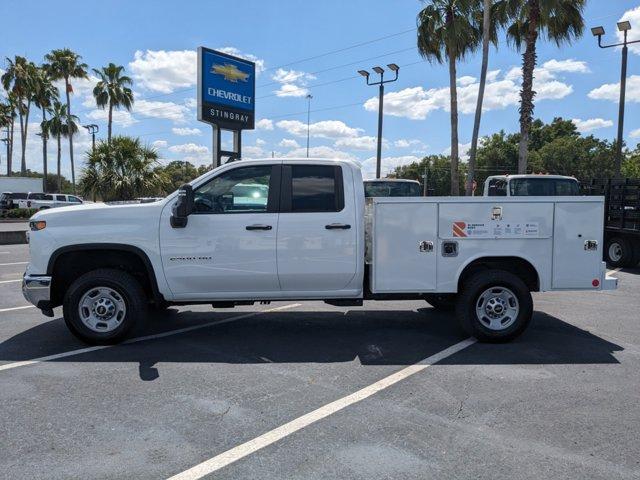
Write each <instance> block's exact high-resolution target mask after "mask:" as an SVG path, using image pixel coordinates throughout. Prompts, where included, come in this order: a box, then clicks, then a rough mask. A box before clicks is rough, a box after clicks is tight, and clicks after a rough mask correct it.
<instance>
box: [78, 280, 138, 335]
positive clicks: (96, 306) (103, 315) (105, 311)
mask: <svg viewBox="0 0 640 480" xmlns="http://www.w3.org/2000/svg"><path fill="white" fill-rule="evenodd" d="M78 313H79V314H80V320H82V323H83V324H84V325H85V326H86V327H87V328H88V329H90V330H91V331H93V332H97V333H108V332H112V331H113V330H115V329H116V328H118V327H119V326H120V325H121V324H122V321H123V320H124V317H125V315H126V314H127V305H126V304H125V301H124V298H123V297H122V295H120V294H119V293H118V292H117V291H115V290H114V289H112V288H109V287H94V288H90V289H89V290H87V291H86V292H85V294H84V295H82V298H81V299H80V303H79V305H78Z"/></svg>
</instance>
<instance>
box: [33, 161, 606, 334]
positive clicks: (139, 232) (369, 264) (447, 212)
mask: <svg viewBox="0 0 640 480" xmlns="http://www.w3.org/2000/svg"><path fill="white" fill-rule="evenodd" d="M240 186H241V187H240ZM256 186H259V188H258V190H259V191H257V192H256V188H255V187H256ZM234 189H235V192H237V193H238V195H236V194H235V193H234ZM247 195H249V197H251V198H254V201H248V199H247ZM263 196H266V199H267V200H266V202H262V201H261V200H260V199H261V198H263ZM258 200H260V201H258ZM371 201H372V209H373V210H372V215H373V222H372V225H371V229H372V231H371V234H370V235H369V236H368V238H369V244H368V245H367V244H366V242H365V228H366V227H365V221H364V212H365V198H364V187H363V181H362V174H361V171H360V167H359V166H358V165H357V164H355V163H354V162H350V161H348V160H309V159H289V158H287V159H268V160H258V161H251V160H247V161H238V162H233V163H227V164H225V165H222V166H221V167H218V168H216V169H214V170H212V171H210V172H208V173H207V174H205V175H203V176H201V177H199V178H198V179H196V180H193V181H192V182H191V183H190V184H187V185H184V186H183V187H181V188H180V189H179V190H178V191H177V192H175V193H173V194H171V195H169V196H168V197H167V198H166V199H164V200H161V201H159V202H154V203H147V204H134V205H105V204H99V205H96V206H87V207H85V208H78V209H58V210H55V209H53V210H47V211H40V212H37V213H36V214H35V215H34V216H33V217H32V218H31V222H30V230H31V231H30V244H29V248H30V253H31V257H30V258H31V260H30V263H29V265H28V266H27V269H26V272H25V275H24V277H23V286H22V291H23V293H24V296H25V298H26V299H27V300H28V301H29V302H30V303H32V304H33V305H35V306H37V307H38V308H39V309H40V310H41V311H42V312H43V313H44V314H45V315H48V316H53V308H54V307H57V306H59V305H63V314H64V319H65V323H66V325H67V326H68V328H69V329H70V330H71V332H72V333H73V334H74V335H76V336H77V337H78V338H80V339H82V340H83V341H85V342H88V343H92V344H104V343H114V342H119V341H121V340H123V339H124V338H126V337H127V335H128V334H129V333H130V332H132V331H133V330H132V329H133V328H134V327H135V326H136V324H138V322H141V321H143V319H144V317H145V315H146V312H147V308H148V305H149V304H153V305H156V306H157V307H162V306H165V305H171V304H180V305H184V304H190V303H199V304H202V303H210V304H212V305H213V306H214V307H232V306H234V305H248V304H252V303H254V302H270V301H276V300H277V301H281V300H291V301H294V300H295V301H303V300H324V301H325V302H327V303H328V304H331V305H339V306H350V305H353V306H357V305H362V303H363V300H398V299H407V300H408V299H423V300H426V301H427V302H429V303H431V304H432V305H433V306H434V307H435V308H447V307H449V306H451V305H454V306H455V312H456V313H455V314H456V317H457V319H458V321H459V322H460V324H461V326H462V328H463V329H464V330H465V331H466V332H468V333H469V334H470V335H473V336H474V337H475V338H477V339H478V340H481V341H487V342H504V341H508V340H511V339H513V338H515V337H517V336H518V335H520V334H521V333H522V332H523V331H524V330H525V329H526V327H527V325H528V324H529V323H530V321H531V318H532V314H533V300H532V295H531V292H544V291H549V290H559V291H566V290H585V291H598V290H607V289H615V288H616V287H617V280H616V279H615V278H612V277H609V276H607V273H606V268H605V264H604V262H603V261H602V237H603V223H604V222H603V220H604V217H603V215H602V211H603V208H604V203H603V198H602V197H589V196H581V197H567V196H556V197H547V198H545V199H540V198H536V199H531V200H528V199H526V198H509V197H503V198H499V199H498V198H490V197H475V198H471V197H403V198H388V197H374V198H372V199H371ZM366 250H368V251H370V252H371V254H370V260H367V259H366V256H365V251H366Z"/></svg>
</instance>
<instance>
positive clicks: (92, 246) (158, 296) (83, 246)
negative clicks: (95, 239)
mask: <svg viewBox="0 0 640 480" xmlns="http://www.w3.org/2000/svg"><path fill="white" fill-rule="evenodd" d="M85 250H119V251H122V252H128V253H133V254H134V255H136V256H137V257H138V258H140V260H142V264H143V265H144V267H145V269H146V273H147V276H148V277H149V279H150V285H151V291H152V294H153V298H154V300H156V301H164V296H163V295H162V293H160V290H159V288H158V279H157V278H156V274H155V271H154V270H153V265H152V264H151V260H149V256H148V255H147V254H146V252H145V251H144V250H142V249H141V248H139V247H135V246H133V245H127V244H122V243H78V244H75V245H65V246H64V247H60V248H58V249H57V250H55V251H54V252H53V253H52V254H51V257H49V263H48V264H47V275H53V268H54V267H55V264H56V261H57V260H58V257H60V256H61V255H62V254H64V253H68V252H81V251H85Z"/></svg>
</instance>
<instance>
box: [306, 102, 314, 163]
mask: <svg viewBox="0 0 640 480" xmlns="http://www.w3.org/2000/svg"><path fill="white" fill-rule="evenodd" d="M312 98H313V95H311V94H310V93H308V94H307V158H309V125H310V123H309V122H310V120H311V99H312Z"/></svg>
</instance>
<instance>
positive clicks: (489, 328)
mask: <svg viewBox="0 0 640 480" xmlns="http://www.w3.org/2000/svg"><path fill="white" fill-rule="evenodd" d="M532 316H533V300H532V298H531V292H529V289H528V288H527V286H526V285H525V283H524V282H523V281H522V280H521V279H520V278H518V277H517V276H516V275H514V274H512V273H510V272H506V271H503V270H484V271H481V272H478V273H475V274H474V275H472V276H471V277H470V278H468V279H467V280H466V281H465V282H464V284H463V285H462V288H461V292H460V294H459V295H458V299H457V302H456V317H457V318H458V321H459V322H460V325H461V326H462V328H463V329H464V330H465V332H467V333H468V334H469V335H471V336H473V337H475V338H477V339H478V340H479V341H481V342H492V343H498V342H508V341H510V340H512V339H514V338H516V337H517V336H518V335H520V334H521V333H522V332H523V331H524V330H525V329H526V328H527V326H528V325H529V322H530V321H531V317H532Z"/></svg>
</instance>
